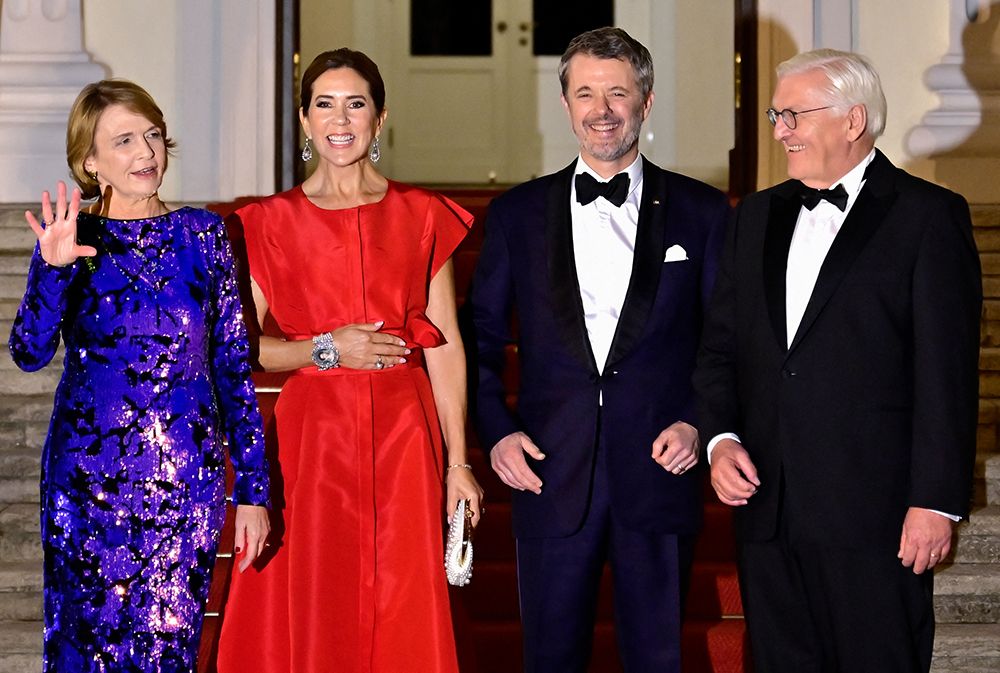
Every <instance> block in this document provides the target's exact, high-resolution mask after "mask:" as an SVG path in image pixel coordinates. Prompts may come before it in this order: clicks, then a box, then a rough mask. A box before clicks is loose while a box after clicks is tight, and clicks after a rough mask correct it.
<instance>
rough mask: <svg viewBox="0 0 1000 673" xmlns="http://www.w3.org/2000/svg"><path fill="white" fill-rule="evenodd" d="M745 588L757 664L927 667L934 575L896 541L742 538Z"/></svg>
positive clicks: (795, 672)
mask: <svg viewBox="0 0 1000 673" xmlns="http://www.w3.org/2000/svg"><path fill="white" fill-rule="evenodd" d="M739 573H740V575H739V576H740V589H741V593H742V596H743V608H744V611H745V613H746V619H747V627H748V629H749V632H750V644H751V650H752V654H753V661H754V668H755V669H756V670H757V671H758V673H927V672H928V671H929V670H930V666H931V652H932V650H933V647H934V605H933V594H934V575H933V572H931V571H926V572H924V573H923V574H921V575H915V574H914V573H913V571H912V569H910V568H904V567H903V565H902V564H901V563H900V561H899V559H898V558H896V552H895V550H886V549H879V550H873V549H872V550H869V549H844V548H838V547H831V546H825V545H822V544H818V545H817V544H804V543H801V542H795V541H794V538H793V536H791V535H790V534H789V531H788V527H787V526H786V525H784V524H783V525H780V526H779V533H778V535H777V537H776V538H774V539H772V540H768V541H766V542H742V543H741V544H740V545H739Z"/></svg>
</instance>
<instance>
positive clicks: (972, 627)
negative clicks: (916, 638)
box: [931, 624, 1000, 673]
mask: <svg viewBox="0 0 1000 673" xmlns="http://www.w3.org/2000/svg"><path fill="white" fill-rule="evenodd" d="M997 671H1000V624H938V625H937V629H936V631H935V634H934V661H933V664H932V665H931V673H997Z"/></svg>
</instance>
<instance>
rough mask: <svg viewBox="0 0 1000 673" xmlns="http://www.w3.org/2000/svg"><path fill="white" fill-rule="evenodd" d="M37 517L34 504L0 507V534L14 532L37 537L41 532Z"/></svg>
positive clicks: (24, 503)
mask: <svg viewBox="0 0 1000 673" xmlns="http://www.w3.org/2000/svg"><path fill="white" fill-rule="evenodd" d="M39 516H40V515H39V512H38V505H37V504H36V503H27V502H18V503H10V504H7V505H0V534H3V533H4V532H7V531H15V532H21V533H31V534H32V535H39V534H40V532H41V521H40V520H39Z"/></svg>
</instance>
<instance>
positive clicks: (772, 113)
mask: <svg viewBox="0 0 1000 673" xmlns="http://www.w3.org/2000/svg"><path fill="white" fill-rule="evenodd" d="M832 107H833V106H832V105H825V106H823V107H814V108H812V109H811V110H798V111H796V110H790V109H788V108H785V109H784V110H781V111H778V110H775V109H774V108H773V107H769V108H767V109H766V110H764V114H766V115H767V121H769V122H771V126H776V125H777V124H778V117H781V121H783V122H785V126H787V127H788V128H789V130H794V129H795V127H796V125H797V124H798V122H797V121H796V119H795V118H796V117H797V116H799V115H804V114H805V113H807V112H816V111H818V110H828V109H830V108H832Z"/></svg>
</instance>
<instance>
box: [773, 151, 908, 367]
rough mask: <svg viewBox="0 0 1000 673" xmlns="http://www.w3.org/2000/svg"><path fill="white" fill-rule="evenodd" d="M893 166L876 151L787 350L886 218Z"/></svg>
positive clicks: (892, 197) (798, 340) (805, 330)
mask: <svg viewBox="0 0 1000 673" xmlns="http://www.w3.org/2000/svg"><path fill="white" fill-rule="evenodd" d="M895 171H896V167H895V166H893V165H892V164H891V163H890V162H889V160H888V159H886V158H885V156H884V155H883V154H882V153H881V152H877V153H876V155H875V158H874V159H873V160H872V163H871V164H870V165H869V167H868V169H867V170H866V172H865V184H864V186H863V187H862V188H861V193H860V194H859V195H858V200H857V202H855V204H854V206H853V207H852V208H851V212H850V213H848V215H847V219H845V220H844V224H843V226H842V227H841V228H840V231H839V232H838V233H837V236H836V238H834V239H833V245H831V246H830V252H828V253H827V255H826V259H825V260H823V265H822V266H821V267H820V270H819V276H818V277H817V278H816V286H815V287H814V288H813V292H812V295H811V296H810V297H809V303H808V304H806V310H805V313H803V314H802V322H801V323H799V329H798V331H796V332H795V338H794V339H793V340H792V343H791V345H790V346H789V348H788V350H789V352H791V351H792V350H794V349H795V347H796V346H798V344H799V343H801V342H802V339H803V338H804V337H805V336H806V334H808V333H809V329H810V327H812V325H813V323H814V322H816V318H818V317H819V315H820V314H821V313H822V312H823V308H824V307H825V306H826V304H827V302H829V301H830V297H832V296H833V293H834V292H835V291H836V289H837V286H839V285H840V282H841V281H842V280H843V279H844V275H846V274H847V272H848V270H850V268H851V265H852V264H853V263H854V260H855V259H857V257H858V255H859V254H860V253H861V251H862V250H863V249H864V247H865V244H866V243H868V241H869V240H870V239H871V237H872V235H873V234H874V233H875V232H876V231H877V230H878V228H879V227H880V226H881V225H882V223H883V222H884V221H885V216H886V214H887V213H888V212H889V208H890V207H891V206H892V202H893V201H894V200H895V199H896V192H895V190H894V189H893V186H892V185H893V174H894V172H895Z"/></svg>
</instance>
